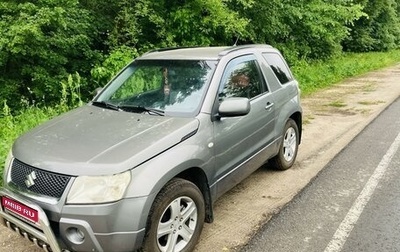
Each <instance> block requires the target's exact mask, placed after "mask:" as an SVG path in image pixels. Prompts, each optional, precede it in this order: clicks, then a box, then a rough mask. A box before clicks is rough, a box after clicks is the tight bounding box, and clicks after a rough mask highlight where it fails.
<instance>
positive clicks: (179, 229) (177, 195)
mask: <svg viewBox="0 0 400 252" xmlns="http://www.w3.org/2000/svg"><path fill="white" fill-rule="evenodd" d="M204 219H205V204H204V198H203V195H202V193H201V192H200V190H199V189H198V187H197V186H196V185H195V184H193V183H192V182H190V181H187V180H184V179H179V178H175V179H172V180H171V181H170V182H168V183H167V184H166V185H165V186H164V187H163V188H162V189H161V191H160V192H159V194H158V195H157V196H156V198H155V200H154V202H153V205H152V207H151V210H150V214H149V217H148V221H147V229H146V235H145V240H144V245H143V251H148V252H157V251H160V252H161V251H162V252H173V251H174V252H175V251H176V252H178V251H181V252H186V251H192V250H193V249H194V247H195V245H196V243H197V241H198V239H199V237H200V233H201V230H202V229H203V224H204Z"/></svg>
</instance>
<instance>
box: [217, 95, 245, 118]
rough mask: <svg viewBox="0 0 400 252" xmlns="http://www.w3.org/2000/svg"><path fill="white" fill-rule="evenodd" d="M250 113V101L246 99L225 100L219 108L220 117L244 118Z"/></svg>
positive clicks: (233, 98)
mask: <svg viewBox="0 0 400 252" xmlns="http://www.w3.org/2000/svg"><path fill="white" fill-rule="evenodd" d="M249 112H250V100H249V99H248V98H244V97H232V98H227V99H225V100H223V101H222V102H221V103H220V105H219V108H218V116H220V117H234V116H244V115H247V114H248V113H249Z"/></svg>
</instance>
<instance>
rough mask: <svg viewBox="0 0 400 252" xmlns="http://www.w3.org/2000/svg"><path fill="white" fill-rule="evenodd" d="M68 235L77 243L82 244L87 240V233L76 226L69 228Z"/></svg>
mask: <svg viewBox="0 0 400 252" xmlns="http://www.w3.org/2000/svg"><path fill="white" fill-rule="evenodd" d="M66 236H67V239H68V240H69V241H70V242H72V243H75V244H82V243H83V241H84V240H85V234H84V233H83V231H82V230H80V229H78V228H75V227H70V228H68V229H67V231H66Z"/></svg>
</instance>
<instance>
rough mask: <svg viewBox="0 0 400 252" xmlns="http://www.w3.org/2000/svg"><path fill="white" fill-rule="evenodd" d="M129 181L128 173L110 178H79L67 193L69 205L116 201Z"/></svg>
mask: <svg viewBox="0 0 400 252" xmlns="http://www.w3.org/2000/svg"><path fill="white" fill-rule="evenodd" d="M130 181H131V173H130V171H127V172H124V173H120V174H115V175H111V176H80V177H77V178H76V179H75V181H74V184H73V185H72V187H71V190H70V191H69V193H68V197H67V203H69V204H90V203H105V202H112V201H117V200H120V199H121V198H122V196H123V195H124V193H125V190H126V188H127V187H128V185H129V183H130Z"/></svg>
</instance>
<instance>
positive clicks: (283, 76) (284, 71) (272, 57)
mask: <svg viewBox="0 0 400 252" xmlns="http://www.w3.org/2000/svg"><path fill="white" fill-rule="evenodd" d="M263 56H264V59H265V60H266V61H267V62H268V64H269V66H270V67H271V68H272V70H273V71H274V73H275V75H276V77H277V78H278V80H279V81H280V82H281V84H285V83H288V82H289V81H291V80H293V77H292V75H291V74H290V70H289V68H288V67H287V65H286V63H285V62H284V61H283V59H282V57H281V56H280V55H279V54H277V53H263Z"/></svg>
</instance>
